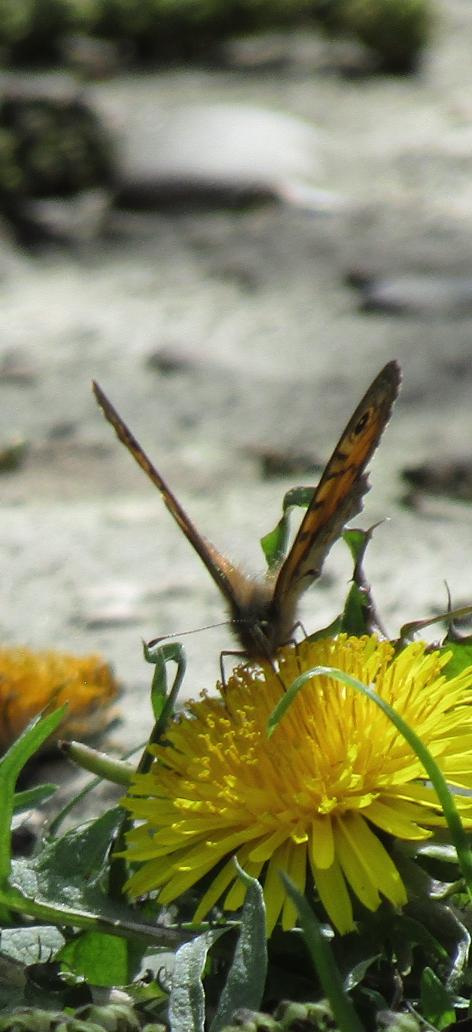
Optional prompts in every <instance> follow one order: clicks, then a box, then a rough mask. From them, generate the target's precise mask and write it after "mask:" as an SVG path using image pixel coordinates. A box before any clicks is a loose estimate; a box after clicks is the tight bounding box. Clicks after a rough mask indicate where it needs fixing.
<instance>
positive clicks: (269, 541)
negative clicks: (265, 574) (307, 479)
mask: <svg viewBox="0 0 472 1032" xmlns="http://www.w3.org/2000/svg"><path fill="white" fill-rule="evenodd" d="M312 498H313V488H312V487H292V488H291V490H290V491H287V493H286V495H285V497H284V500H283V502H282V516H281V518H280V520H279V522H278V523H277V525H276V526H275V527H274V529H273V530H271V531H269V533H268V534H266V535H265V536H264V537H263V538H261V547H262V551H263V552H264V555H265V559H266V562H267V565H268V567H269V570H270V571H272V570H276V569H278V567H279V566H280V564H281V563H282V562H283V560H284V559H285V555H286V553H287V547H288V539H289V528H290V523H289V511H290V509H293V508H294V507H295V506H300V507H301V508H303V509H307V508H308V506H309V504H310V502H311V500H312Z"/></svg>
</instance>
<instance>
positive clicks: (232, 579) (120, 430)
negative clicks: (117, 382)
mask: <svg viewBox="0 0 472 1032" xmlns="http://www.w3.org/2000/svg"><path fill="white" fill-rule="evenodd" d="M92 385H93V391H94V394H95V397H96V399H97V402H98V404H99V406H100V408H101V409H102V412H103V414H104V416H105V418H106V419H107V420H108V422H109V423H111V425H112V427H113V429H114V430H115V433H116V435H117V437H118V438H119V440H120V441H121V442H122V444H124V445H125V447H126V448H127V449H128V451H129V452H131V455H132V456H133V458H134V459H135V460H136V462H137V463H138V466H141V469H142V470H144V472H145V473H146V474H147V476H148V477H149V479H150V480H151V481H152V483H153V484H154V486H155V487H157V489H158V491H160V493H161V495H162V498H163V500H164V502H165V505H166V506H167V508H168V510H169V512H170V513H171V514H172V516H173V517H174V520H175V521H176V523H177V524H178V526H179V527H180V529H181V531H182V532H183V533H184V534H185V537H186V538H187V539H188V541H190V544H191V545H193V547H194V549H195V551H196V552H198V555H199V556H200V559H202V561H203V562H204V563H205V566H206V568H207V570H208V572H209V573H210V574H211V576H212V577H213V580H214V581H215V582H216V584H217V585H218V587H219V589H220V591H221V592H222V594H223V596H224V598H225V599H226V601H227V602H228V603H229V604H230V606H231V607H232V609H233V610H234V611H236V612H237V611H239V609H240V604H241V603H240V598H239V594H238V591H237V582H238V573H237V571H235V570H234V568H233V566H232V564H231V563H230V562H229V560H228V559H225V557H224V556H223V555H220V553H219V552H218V550H217V549H216V548H215V547H214V546H213V545H212V544H210V542H209V541H206V540H205V538H203V537H202V536H201V534H199V533H198V530H197V528H196V527H195V526H194V524H193V523H192V521H191V519H190V518H189V517H188V516H187V513H186V512H185V510H184V509H183V508H182V506H181V504H180V502H179V501H178V500H177V498H176V497H175V495H174V494H173V492H172V491H171V489H170V487H168V486H167V484H166V482H165V480H164V479H163V477H161V474H160V473H159V472H158V470H157V469H156V467H155V466H154V465H153V463H152V462H151V460H150V459H149V458H148V456H147V455H146V453H145V451H143V449H142V448H141V445H140V444H139V442H138V441H137V440H136V438H135V436H134V434H132V433H131V430H130V429H129V428H128V427H127V426H126V423H125V422H124V421H123V420H122V418H121V416H120V415H118V412H117V411H116V409H115V408H114V407H113V405H112V403H111V401H109V399H108V398H107V396H106V394H105V393H104V391H102V389H101V387H100V386H99V384H98V383H96V382H95V381H93V384H92Z"/></svg>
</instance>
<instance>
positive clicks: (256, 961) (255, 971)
mask: <svg viewBox="0 0 472 1032" xmlns="http://www.w3.org/2000/svg"><path fill="white" fill-rule="evenodd" d="M237 867H238V873H239V877H240V878H241V879H242V881H244V883H245V884H246V885H247V895H246V899H245V901H244V906H243V910H242V915H241V928H240V932H239V938H238V942H237V945H236V949H235V952H234V957H233V963H232V965H231V968H230V971H229V974H228V977H227V979H226V983H225V986H224V988H223V992H222V993H221V996H220V1000H219V1004H218V1010H217V1012H216V1015H215V1017H214V1019H213V1021H212V1023H211V1026H210V1032H220V1030H221V1029H223V1028H224V1026H225V1025H228V1024H229V1023H230V1021H231V1019H232V1017H233V1014H234V1011H235V1010H238V1008H240V1007H246V1008H248V1009H249V1010H253V1011H256V1010H258V1009H259V1007H260V1005H261V1002H262V998H263V995H264V988H265V982H266V976H267V940H266V927H265V906H264V894H263V892H262V888H261V886H260V884H259V882H258V881H257V878H250V877H249V875H247V874H246V872H245V871H243V870H242V869H241V868H240V867H239V865H238V864H237Z"/></svg>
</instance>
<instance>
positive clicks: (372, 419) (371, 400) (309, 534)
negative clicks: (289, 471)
mask: <svg viewBox="0 0 472 1032" xmlns="http://www.w3.org/2000/svg"><path fill="white" fill-rule="evenodd" d="M400 383H401V371H400V367H399V365H398V363H397V362H388V364H387V365H386V366H385V367H384V368H383V369H382V370H381V372H380V373H379V374H378V376H376V378H375V380H374V381H373V383H371V385H370V387H369V389H368V391H367V392H366V394H365V395H364V397H363V398H362V401H361V402H360V403H359V405H358V406H357V408H356V411H355V412H354V415H353V416H352V418H351V419H350V420H349V423H348V424H347V427H346V429H345V430H344V433H343V434H342V435H341V438H340V440H339V441H338V444H337V445H336V447H335V449H334V452H333V454H332V456H331V458H330V460H329V462H328V464H327V466H326V469H325V471H324V473H323V475H322V477H321V480H320V482H319V484H318V486H317V488H316V489H315V492H314V495H313V499H312V501H311V503H310V505H309V507H308V509H307V511H306V513H305V516H304V518H303V520H302V523H301V526H300V529H299V531H298V533H297V535H296V537H295V541H294V543H293V546H292V548H291V550H290V552H289V554H288V556H287V558H286V560H285V562H284V563H283V565H282V567H281V569H280V570H279V573H278V576H277V580H276V585H275V592H274V598H275V600H276V601H277V602H278V603H279V605H280V606H281V607H283V606H284V603H285V604H286V603H290V602H291V603H293V600H294V599H297V598H298V596H299V595H301V594H302V592H303V591H305V589H306V588H307V587H308V586H309V584H310V583H311V582H312V581H313V580H315V579H316V578H317V577H319V576H320V573H321V569H322V566H323V562H324V560H325V558H326V556H327V554H328V552H329V550H330V548H331V546H332V544H333V543H334V542H335V541H336V540H337V539H338V538H339V537H340V535H341V534H342V532H343V529H344V527H345V525H346V523H348V522H349V520H350V519H352V518H353V516H356V515H357V514H358V513H359V512H360V511H361V509H362V499H363V497H364V495H365V494H366V492H367V491H368V490H369V482H368V477H367V474H366V473H365V468H366V465H367V463H368V462H369V460H370V458H371V457H372V455H373V453H374V451H375V449H376V447H377V445H378V443H379V440H380V437H381V436H382V433H383V431H384V429H385V427H386V425H387V423H388V421H389V419H390V414H391V411H392V406H393V403H394V401H395V398H396V397H397V395H398V391H399V388H400Z"/></svg>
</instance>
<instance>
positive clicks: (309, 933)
mask: <svg viewBox="0 0 472 1032" xmlns="http://www.w3.org/2000/svg"><path fill="white" fill-rule="evenodd" d="M281 877H282V880H283V882H284V885H285V887H286V889H287V893H288V895H289V896H290V897H291V899H292V900H293V902H294V904H295V906H296V908H297V912H298V917H299V920H300V924H301V927H302V931H303V937H304V939H305V943H306V945H307V948H308V952H309V954H310V957H311V959H312V962H313V965H314V967H315V970H316V972H317V975H318V978H319V980H320V982H321V986H322V989H323V992H324V994H325V995H326V997H327V999H328V1000H329V1002H330V1004H331V1009H332V1011H333V1016H334V1019H335V1021H336V1023H337V1025H338V1027H339V1029H340V1032H365V1030H364V1028H363V1026H362V1025H361V1023H360V1021H359V1018H358V1017H357V1014H356V1012H355V1010H354V1007H353V1006H352V1003H351V1001H350V1000H349V997H348V996H347V994H346V993H345V991H344V987H343V982H342V978H341V974H340V972H339V970H338V968H337V966H336V962H335V959H334V954H333V951H332V949H331V947H330V944H329V943H328V942H327V940H326V938H325V937H324V936H323V934H322V932H321V926H320V923H319V921H318V920H317V918H316V917H315V915H314V913H313V911H312V909H311V907H310V906H309V905H308V903H307V901H306V899H305V896H304V895H303V894H302V893H301V892H299V891H298V889H297V888H296V887H295V885H294V884H293V882H292V881H291V880H290V878H288V877H287V875H286V874H284V873H282V875H281Z"/></svg>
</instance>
